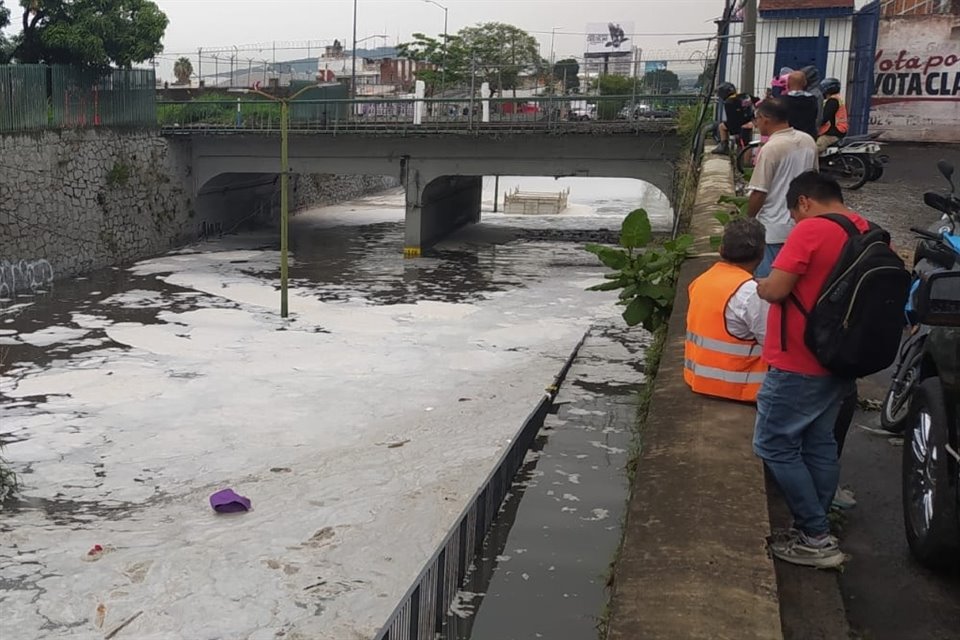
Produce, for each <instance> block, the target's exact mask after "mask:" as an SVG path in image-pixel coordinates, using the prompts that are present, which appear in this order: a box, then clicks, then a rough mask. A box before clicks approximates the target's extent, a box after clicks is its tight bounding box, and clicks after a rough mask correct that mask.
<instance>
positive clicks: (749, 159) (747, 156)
mask: <svg viewBox="0 0 960 640" xmlns="http://www.w3.org/2000/svg"><path fill="white" fill-rule="evenodd" d="M759 152H760V147H751V146H746V147H744V148H743V149H740V153H738V154H737V171H739V172H740V173H744V172H746V171H747V170H748V169H753V168H754V167H756V166H757V154H758V153H759Z"/></svg>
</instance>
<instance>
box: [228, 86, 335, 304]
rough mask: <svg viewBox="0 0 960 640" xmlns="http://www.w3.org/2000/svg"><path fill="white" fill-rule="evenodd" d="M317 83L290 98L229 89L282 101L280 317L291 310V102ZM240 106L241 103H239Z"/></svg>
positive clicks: (254, 90) (255, 91)
mask: <svg viewBox="0 0 960 640" xmlns="http://www.w3.org/2000/svg"><path fill="white" fill-rule="evenodd" d="M316 87H317V85H307V86H306V87H304V88H303V89H300V91H297V92H296V93H295V94H293V95H292V96H290V97H289V98H279V97H277V96H274V95H270V94H269V93H266V92H264V91H260V90H259V89H228V91H229V92H230V93H255V94H257V95H258V96H262V97H264V98H267V99H268V100H272V101H273V102H279V103H280V317H281V318H286V317H287V315H288V312H289V305H288V303H287V281H288V277H287V276H288V265H289V260H288V255H289V249H290V242H289V222H290V199H289V198H290V196H289V187H290V169H289V165H290V159H289V156H288V154H287V129H288V122H289V119H290V102H291V101H292V100H294V99H296V98H297V96H299V95H300V94H301V93H303V92H304V91H307V90H308V89H314V88H316ZM238 106H239V105H238Z"/></svg>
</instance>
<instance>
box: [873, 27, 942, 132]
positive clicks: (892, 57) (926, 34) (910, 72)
mask: <svg viewBox="0 0 960 640" xmlns="http://www.w3.org/2000/svg"><path fill="white" fill-rule="evenodd" d="M953 23H954V19H952V18H950V17H943V16H925V17H923V18H893V19H884V20H882V21H881V23H880V33H879V41H878V45H877V51H876V54H875V57H874V71H875V77H874V81H875V84H874V94H873V99H872V101H871V113H870V128H871V130H875V131H879V132H882V133H883V137H884V138H886V139H890V140H928V141H936V142H960V127H957V126H956V123H957V121H958V119H960V41H957V40H952V39H951V37H950V36H951V32H952V29H953V27H954V24H953Z"/></svg>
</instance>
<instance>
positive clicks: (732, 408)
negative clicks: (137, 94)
mask: <svg viewBox="0 0 960 640" xmlns="http://www.w3.org/2000/svg"><path fill="white" fill-rule="evenodd" d="M732 192H733V178H732V175H731V169H730V164H729V162H728V161H726V160H725V159H723V158H715V157H712V158H711V157H708V158H707V159H706V160H705V161H704V165H703V170H702V172H701V178H700V183H699V186H698V189H697V197H696V203H695V206H694V211H693V218H692V222H691V233H692V234H693V235H694V236H695V238H696V239H697V242H696V244H695V249H696V252H697V255H696V257H694V258H692V259H690V260H688V261H687V262H685V263H684V265H683V266H682V268H681V271H680V276H679V281H678V286H677V291H678V293H677V298H676V301H675V306H674V312H673V316H672V318H671V320H670V325H669V330H668V333H667V336H666V341H665V344H664V352H663V357H662V359H661V363H660V370H659V373H658V374H657V378H656V381H655V383H654V385H655V386H654V390H653V396H652V400H651V404H650V410H649V413H648V416H647V420H646V424H645V426H644V427H643V431H642V436H641V438H642V445H643V446H642V453H641V457H640V460H639V465H638V469H637V473H636V477H635V478H634V481H633V487H632V496H631V499H630V503H629V505H628V508H627V518H626V525H625V527H626V530H625V532H624V540H623V548H622V550H621V553H620V556H619V559H618V562H617V564H616V567H615V569H614V587H613V594H612V602H611V617H610V624H609V634H608V637H609V638H610V639H611V640H627V639H630V640H636V639H638V638H642V639H660V638H663V639H665V640H666V639H669V640H675V639H677V638H684V639H691V638H704V639H706V638H709V639H711V640H717V639H721V638H731V639H732V638H736V639H737V640H747V639H765V640H766V639H770V640H773V639H780V638H782V632H781V624H780V612H779V604H778V598H777V590H776V577H775V574H774V566H773V562H772V561H771V560H770V558H769V557H768V555H767V552H766V548H765V538H766V536H768V535H769V533H770V525H769V517H768V511H767V495H766V491H765V488H764V474H763V467H762V464H761V463H760V462H759V461H758V460H757V459H756V458H755V457H754V455H753V452H752V451H751V438H752V433H753V421H754V415H755V410H754V408H753V407H752V406H749V405H745V404H739V403H734V402H725V401H721V400H714V399H711V398H707V397H705V396H699V395H695V394H694V393H692V392H691V391H690V390H689V388H688V387H687V386H686V384H685V383H684V382H683V342H684V336H685V333H686V328H685V323H686V312H687V307H688V302H689V301H688V299H687V286H688V285H689V284H690V282H691V281H692V280H693V279H694V278H696V277H697V276H698V275H700V274H701V273H703V272H704V271H705V270H706V269H707V268H708V267H709V266H710V265H711V264H713V262H715V260H716V259H717V257H716V255H715V254H713V253H711V250H710V242H709V237H710V236H711V235H713V234H717V233H719V232H720V229H719V226H718V225H717V223H716V222H715V221H714V220H713V216H712V214H713V213H714V212H715V211H716V210H717V209H718V206H717V204H716V202H717V199H718V198H719V197H720V196H721V195H724V194H730V193H732Z"/></svg>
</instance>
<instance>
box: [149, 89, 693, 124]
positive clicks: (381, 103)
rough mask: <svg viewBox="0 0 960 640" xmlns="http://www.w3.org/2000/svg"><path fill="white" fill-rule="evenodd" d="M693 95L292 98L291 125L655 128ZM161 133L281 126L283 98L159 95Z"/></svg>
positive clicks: (690, 101)
mask: <svg viewBox="0 0 960 640" xmlns="http://www.w3.org/2000/svg"><path fill="white" fill-rule="evenodd" d="M700 100H701V98H700V97H699V96H697V95H686V94H685V95H655V96H654V95H637V96H572V97H571V96H545V97H543V96H541V97H534V98H511V97H505V98H491V99H489V100H482V99H479V98H476V99H470V98H469V97H465V98H442V99H432V98H431V99H422V100H417V99H413V98H400V99H393V98H367V99H355V100H293V101H291V102H290V103H289V104H290V123H289V127H290V131H294V132H296V131H301V132H302V131H311V132H318V133H330V134H336V133H348V132H361V133H362V132H369V133H377V132H382V133H395V132H404V131H410V132H414V131H416V132H421V133H448V132H449V133H457V132H469V131H502V132H514V131H543V130H596V129H598V128H600V129H604V128H605V129H611V130H629V131H633V130H658V129H662V128H664V126H665V125H672V124H675V122H676V117H677V114H678V112H679V110H680V108H681V107H683V106H688V105H693V104H697V103H699V102H700ZM157 119H158V123H159V125H160V127H161V129H162V130H163V131H164V132H165V133H170V134H176V133H197V132H209V133H231V132H246V131H267V132H272V131H279V130H280V106H279V104H278V103H276V102H271V101H269V100H266V99H249V98H247V97H244V98H243V99H230V98H214V99H204V100H194V101H161V102H158V103H157Z"/></svg>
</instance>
